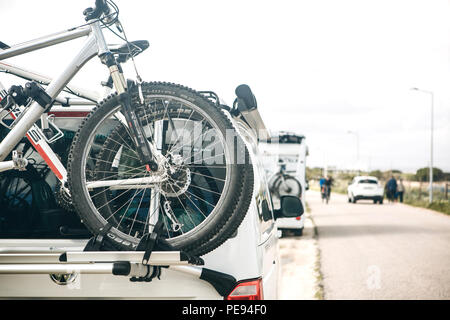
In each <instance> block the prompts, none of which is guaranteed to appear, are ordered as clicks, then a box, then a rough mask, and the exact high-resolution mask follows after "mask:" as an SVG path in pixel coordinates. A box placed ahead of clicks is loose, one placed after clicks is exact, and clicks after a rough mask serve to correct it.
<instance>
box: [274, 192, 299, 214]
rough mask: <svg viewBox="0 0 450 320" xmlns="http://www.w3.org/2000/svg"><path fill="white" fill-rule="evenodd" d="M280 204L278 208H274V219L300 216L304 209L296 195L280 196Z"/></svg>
mask: <svg viewBox="0 0 450 320" xmlns="http://www.w3.org/2000/svg"><path fill="white" fill-rule="evenodd" d="M280 204H281V206H280V209H279V210H275V219H278V218H296V217H300V216H301V215H302V214H303V213H304V211H305V210H304V208H303V204H302V201H301V200H300V198H298V197H294V196H282V197H281V199H280Z"/></svg>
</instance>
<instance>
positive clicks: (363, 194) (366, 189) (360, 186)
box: [347, 176, 384, 204]
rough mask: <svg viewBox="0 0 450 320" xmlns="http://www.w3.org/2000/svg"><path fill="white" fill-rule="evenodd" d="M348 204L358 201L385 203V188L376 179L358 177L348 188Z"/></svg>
mask: <svg viewBox="0 0 450 320" xmlns="http://www.w3.org/2000/svg"><path fill="white" fill-rule="evenodd" d="M347 195H348V202H352V203H356V201H358V200H373V203H377V202H378V203H379V204H382V203H383V196H384V188H383V186H382V185H381V184H380V182H379V181H378V179H377V178H376V177H372V176H357V177H355V178H354V179H353V181H352V183H351V184H350V185H349V186H348V188H347Z"/></svg>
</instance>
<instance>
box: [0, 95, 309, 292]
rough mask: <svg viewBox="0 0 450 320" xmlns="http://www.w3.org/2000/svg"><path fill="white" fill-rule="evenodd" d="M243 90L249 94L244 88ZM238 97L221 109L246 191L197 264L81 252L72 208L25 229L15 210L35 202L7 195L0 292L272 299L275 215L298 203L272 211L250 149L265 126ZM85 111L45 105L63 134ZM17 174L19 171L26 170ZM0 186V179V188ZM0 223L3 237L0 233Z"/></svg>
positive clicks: (178, 257) (158, 254) (168, 255)
mask: <svg viewBox="0 0 450 320" xmlns="http://www.w3.org/2000/svg"><path fill="white" fill-rule="evenodd" d="M244 89H245V88H244ZM244 91H245V90H244ZM241 92H242V90H241ZM247 94H248V95H252V94H251V91H250V90H249V88H248V92H247ZM252 96H253V95H252ZM241 98H242V97H241ZM241 98H239V99H237V100H238V104H239V103H240V105H239V112H237V111H236V110H235V111H236V112H233V110H231V114H233V116H232V115H231V114H230V113H228V112H226V113H227V115H228V116H229V118H230V119H231V120H232V122H233V124H234V126H235V127H236V129H237V130H238V132H239V134H240V135H241V137H242V138H243V140H244V141H245V143H246V146H247V148H248V150H249V153H250V156H251V160H252V164H253V172H254V188H253V189H254V191H253V195H252V199H251V203H250V206H249V209H248V211H247V214H246V216H245V218H244V220H243V221H242V223H241V225H240V226H239V228H238V230H237V232H235V234H233V235H232V236H231V238H229V239H228V240H227V241H226V242H225V243H224V244H222V245H221V246H220V247H218V248H216V249H214V250H213V251H211V252H209V253H208V254H206V255H204V256H202V257H201V258H202V259H203V260H204V265H192V262H193V260H190V261H187V260H189V258H188V257H186V256H185V255H183V254H182V253H180V252H179V251H173V252H170V251H167V252H166V251H154V252H152V253H151V255H150V257H149V260H148V261H149V262H148V264H149V265H151V266H147V265H143V264H142V263H141V262H142V259H143V258H144V252H142V251H114V252H111V251H83V249H84V248H85V246H86V244H87V242H88V240H89V238H90V237H91V235H90V234H89V233H87V232H86V230H85V229H84V227H83V226H82V225H81V224H80V223H79V219H78V217H77V216H76V214H75V213H70V212H68V211H64V210H62V209H58V210H56V209H55V210H53V209H49V210H46V211H45V215H41V216H37V217H34V219H35V221H38V220H39V221H40V224H39V225H41V226H42V230H41V231H40V233H39V230H35V231H36V232H34V233H31V234H30V233H27V226H26V225H22V224H23V223H24V222H26V219H23V217H21V214H23V213H22V212H20V210H19V209H20V206H30V205H35V204H36V199H32V198H30V197H31V194H32V193H28V195H26V196H23V197H21V198H20V199H19V198H16V199H15V201H16V202H15V203H16V205H17V210H16V211H14V210H9V211H8V210H7V209H6V208H2V209H1V211H0V238H1V239H0V298H58V299H61V298H109V299H123V298H130V299H137V298H143V299H228V300H255V299H277V297H278V290H279V286H278V283H279V277H280V270H281V268H280V257H279V253H278V242H277V241H278V238H277V228H276V224H275V218H276V216H280V217H281V216H300V215H301V214H302V213H303V208H302V206H301V202H300V201H298V202H296V201H295V198H294V199H292V197H291V198H289V197H286V198H285V199H282V204H283V207H282V210H279V211H274V210H273V208H272V200H271V197H270V194H269V190H268V184H267V181H266V177H265V174H264V168H263V165H262V164H261V162H260V161H261V154H260V148H259V147H258V141H259V140H263V139H264V137H263V136H262V135H264V130H265V127H264V124H263V123H262V121H261V118H260V116H259V113H258V111H257V109H256V100H255V104H254V105H247V106H246V105H245V103H244V101H243V100H242V99H241ZM253 99H254V97H253ZM244 100H245V99H244ZM87 112H89V107H87V106H85V107H78V108H75V107H71V108H70V109H69V108H64V107H57V106H56V107H54V108H52V113H53V114H54V116H55V117H56V120H55V123H56V124H57V125H58V126H59V127H60V128H61V129H63V130H64V132H65V137H66V138H67V139H70V138H71V137H70V132H72V133H73V131H74V130H75V129H76V128H77V126H78V123H79V122H80V121H81V119H83V118H84V117H85V115H86V113H87ZM0 134H1V132H0ZM0 136H1V135H0ZM64 145H66V146H67V145H70V143H69V141H66V142H64V140H63V141H61V146H60V147H61V152H62V153H64ZM62 156H63V155H62ZM38 157H39V156H38V155H36V159H38ZM37 164H39V161H37V162H36V165H37ZM40 170H44V169H42V168H41V169H40ZM17 174H18V175H19V174H24V175H26V174H27V171H25V172H17ZM18 177H19V178H20V176H18ZM0 180H1V176H0ZM24 181H28V180H26V179H23V180H20V179H17V181H16V183H17V188H19V189H24V188H25V189H24V190H28V189H29V190H30V192H31V188H40V189H39V190H44V189H45V188H43V186H44V184H45V183H47V184H48V185H52V184H55V183H56V180H55V179H54V177H52V173H50V174H48V175H47V176H46V181H36V182H35V185H33V186H31V187H29V188H28V189H27V184H26V183H24ZM8 183H9V182H8ZM10 183H12V182H11V181H10ZM5 184H7V182H5V181H0V186H5ZM16 190H17V189H16ZM14 196H15V195H14V194H8V195H5V194H3V195H0V197H4V198H5V197H10V198H11V197H14ZM274 216H275V217H274ZM6 228H9V229H8V234H9V235H10V236H9V238H3V236H2V230H6ZM38 234H39V235H40V236H39V237H37V236H36V235H38ZM194 260H195V259H194ZM194 262H195V261H194ZM197 262H198V260H197ZM161 266H162V267H161ZM130 280H131V281H130ZM150 280H151V281H150Z"/></svg>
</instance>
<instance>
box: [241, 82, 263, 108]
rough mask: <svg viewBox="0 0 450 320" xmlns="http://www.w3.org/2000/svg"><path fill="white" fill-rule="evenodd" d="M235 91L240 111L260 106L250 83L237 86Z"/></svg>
mask: <svg viewBox="0 0 450 320" xmlns="http://www.w3.org/2000/svg"><path fill="white" fill-rule="evenodd" d="M235 93H236V96H237V98H238V109H239V111H250V110H253V109H256V108H257V107H258V104H257V103H256V98H255V96H254V95H253V92H252V90H251V89H250V87H249V86H248V85H246V84H241V85H240V86H238V87H237V88H236V90H235Z"/></svg>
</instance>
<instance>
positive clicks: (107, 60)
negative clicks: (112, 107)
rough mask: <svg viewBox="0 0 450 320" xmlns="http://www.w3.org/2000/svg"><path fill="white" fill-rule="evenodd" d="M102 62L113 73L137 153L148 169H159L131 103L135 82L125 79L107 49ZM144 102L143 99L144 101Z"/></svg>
mask: <svg viewBox="0 0 450 320" xmlns="http://www.w3.org/2000/svg"><path fill="white" fill-rule="evenodd" d="M100 59H101V60H102V63H104V64H105V65H106V66H107V67H108V69H109V72H110V74H111V78H112V80H113V83H114V87H115V88H116V91H117V94H118V97H119V101H120V104H121V105H122V108H123V113H124V116H125V120H126V121H127V124H128V126H129V128H130V133H131V136H132V137H131V138H132V139H133V140H134V143H135V145H136V147H137V150H136V151H137V153H138V156H139V159H140V160H141V162H142V164H144V165H145V166H146V168H147V171H157V170H158V164H157V163H156V161H155V157H154V155H153V154H152V149H151V146H150V142H149V141H148V140H147V138H146V137H145V131H144V128H143V127H142V123H141V121H140V119H139V118H138V117H137V116H136V112H135V108H133V107H132V104H131V94H130V92H132V90H133V89H134V87H135V84H134V82H132V81H128V83H127V81H125V78H124V76H123V71H122V67H121V65H120V64H119V63H117V61H116V59H115V58H114V55H113V54H112V53H111V52H109V51H107V52H105V53H103V54H102V55H101V56H100ZM142 102H143V101H142Z"/></svg>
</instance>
